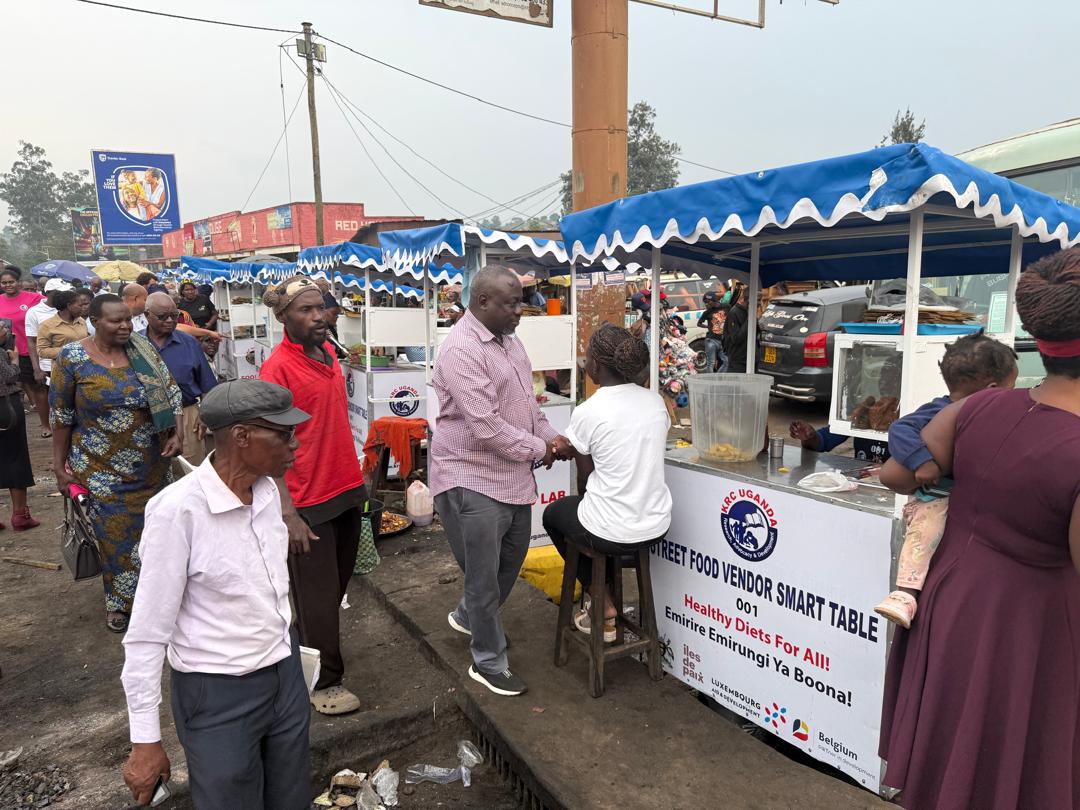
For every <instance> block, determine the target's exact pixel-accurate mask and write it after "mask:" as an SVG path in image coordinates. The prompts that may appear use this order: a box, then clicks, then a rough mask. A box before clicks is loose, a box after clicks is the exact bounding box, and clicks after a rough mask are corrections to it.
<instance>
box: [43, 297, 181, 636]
mask: <svg viewBox="0 0 1080 810" xmlns="http://www.w3.org/2000/svg"><path fill="white" fill-rule="evenodd" d="M90 322H91V324H93V326H94V329H95V332H94V334H93V335H92V336H90V337H88V338H86V339H84V340H80V341H77V342H75V343H69V344H68V345H67V346H65V347H64V348H63V349H62V350H61V352H60V355H59V356H58V357H57V358H56V360H54V361H53V369H52V380H51V385H50V389H49V403H50V405H51V409H52V425H53V466H54V468H55V470H56V483H57V486H58V488H59V489H60V492H61V493H62V494H63V495H64V496H67V495H68V494H69V493H68V488H69V487H70V485H71V484H73V483H77V484H81V485H82V486H84V487H86V489H88V490H89V491H90V520H91V522H92V523H93V526H94V533H95V534H96V535H97V540H98V544H99V546H100V547H101V556H102V560H101V563H102V579H103V580H104V584H105V611H106V615H105V624H106V626H107V627H108V628H109V629H110V630H112V631H113V632H117V633H122V632H124V630H126V629H127V623H128V616H130V615H131V602H132V599H133V598H134V597H135V586H136V585H137V584H138V581H139V551H138V546H139V539H140V535H141V534H142V527H143V510H144V509H145V508H146V502H147V501H149V500H150V498H151V497H153V496H154V495H155V494H157V493H158V492H160V491H161V489H162V488H163V487H165V486H166V485H167V484H169V483H171V481H172V478H171V474H170V472H169V461H168V459H170V458H172V457H174V456H176V455H178V454H179V453H180V447H181V441H180V437H181V436H182V435H183V433H182V431H183V425H182V423H181V407H180V406H181V403H180V389H179V388H178V387H177V385H176V382H175V381H174V380H173V378H172V376H171V375H170V374H169V370H168V368H166V367H165V363H164V362H163V361H162V359H161V357H160V356H159V355H158V353H157V352H156V351H155V350H154V348H153V346H152V345H151V344H150V342H149V341H148V340H147V339H146V338H144V337H142V336H141V335H136V334H133V333H132V329H131V313H130V311H129V310H128V308H127V306H126V305H125V304H124V302H123V301H122V300H121V299H120V298H119V296H116V295H100V296H98V297H97V298H95V299H94V300H93V302H92V303H91V304H90Z"/></svg>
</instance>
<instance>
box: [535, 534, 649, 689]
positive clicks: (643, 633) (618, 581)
mask: <svg viewBox="0 0 1080 810" xmlns="http://www.w3.org/2000/svg"><path fill="white" fill-rule="evenodd" d="M658 542H659V541H658ZM582 555H584V556H585V557H588V558H590V559H591V560H592V584H591V585H590V586H589V596H590V597H591V599H592V604H591V606H590V608H589V620H590V624H591V627H592V632H591V633H589V635H588V636H586V635H585V634H584V633H574V632H571V624H572V620H573V611H574V583H575V581H576V580H577V567H578V560H579V559H580V558H581V556H582ZM608 556H609V555H607V554H601V553H600V552H598V551H594V550H593V549H591V548H587V547H585V546H582V545H579V544H578V543H577V542H576V541H575V539H574V538H572V537H568V538H567V546H566V561H565V564H564V566H563V580H562V601H560V603H559V623H558V625H557V626H556V628H555V666H557V667H561V666H564V665H565V664H566V659H567V653H568V649H567V648H568V646H569V639H571V638H572V639H574V640H575V641H576V642H578V643H579V644H581V646H583V647H584V648H585V650H586V652H587V653H588V654H589V691H590V692H591V693H592V696H593V697H600V696H601V695H602V694H604V664H605V663H606V662H608V661H612V660H614V659H616V658H622V657H624V656H627V655H633V654H634V653H638V652H642V651H644V652H645V653H647V655H648V659H649V677H650V678H652V679H653V680H654V681H658V680H660V679H661V678H662V677H663V675H664V671H663V668H662V667H661V663H660V640H659V638H658V637H657V632H656V613H655V612H654V609H653V594H652V579H651V577H650V575H649V547H648V546H643V547H641V548H638V549H632V550H630V551H628V552H627V553H626V554H623V555H612V557H611V559H612V563H613V565H614V569H615V570H614V575H613V576H612V580H611V598H612V601H613V602H614V603H615V610H616V611H617V615H616V617H615V643H614V644H604V592H605V581H606V579H607V559H608ZM624 567H627V568H635V569H637V583H638V596H639V600H640V602H639V608H638V609H639V610H640V611H641V614H640V618H641V622H642V624H635V623H634V622H632V621H630V620H629V619H627V618H626V616H625V615H624V614H623V598H622V569H623V568H624ZM642 625H644V626H642ZM625 630H629V631H630V632H632V633H633V634H634V635H635V636H637V638H638V640H637V641H631V642H626V641H624V640H623V634H624V631H625Z"/></svg>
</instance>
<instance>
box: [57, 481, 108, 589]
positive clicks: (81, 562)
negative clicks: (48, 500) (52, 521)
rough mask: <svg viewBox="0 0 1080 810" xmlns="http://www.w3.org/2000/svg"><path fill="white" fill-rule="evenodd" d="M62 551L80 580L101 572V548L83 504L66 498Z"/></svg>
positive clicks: (65, 561) (70, 569)
mask: <svg viewBox="0 0 1080 810" xmlns="http://www.w3.org/2000/svg"><path fill="white" fill-rule="evenodd" d="M60 553H61V554H62V555H63V557H64V564H65V565H66V566H67V568H68V570H69V571H70V572H71V575H72V576H73V577H74V578H75V581H76V582H78V581H79V580H80V579H93V578H94V577H96V576H99V575H100V574H101V550H100V549H99V548H98V544H97V538H96V537H95V536H94V529H93V527H92V526H91V525H90V520H89V519H88V518H87V516H86V511H85V510H84V509H83V507H82V505H81V504H79V503H78V502H77V501H75V500H74V499H72V498H67V497H65V498H64V523H63V525H62V526H61V527H60Z"/></svg>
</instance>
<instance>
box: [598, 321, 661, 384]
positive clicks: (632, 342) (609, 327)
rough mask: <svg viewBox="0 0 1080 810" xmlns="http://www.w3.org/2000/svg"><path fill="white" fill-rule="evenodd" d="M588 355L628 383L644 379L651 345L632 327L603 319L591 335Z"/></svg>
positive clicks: (639, 382) (640, 381)
mask: <svg viewBox="0 0 1080 810" xmlns="http://www.w3.org/2000/svg"><path fill="white" fill-rule="evenodd" d="M589 355H590V356H591V357H592V358H593V359H594V360H596V362H597V363H599V364H600V365H602V366H603V367H604V368H606V369H607V370H608V371H610V372H611V373H612V374H614V375H615V376H616V377H618V378H619V379H621V380H623V381H625V382H628V383H637V384H639V385H640V384H641V383H642V381H643V380H642V378H643V376H644V372H645V370H646V369H648V367H649V348H648V347H647V346H646V345H645V344H644V343H643V342H642V341H640V340H638V339H637V338H636V337H634V336H633V334H631V332H630V330H629V329H623V328H622V327H621V326H615V325H614V324H611V323H602V324H600V328H599V329H597V330H596V331H595V332H593V334H592V337H591V338H589Z"/></svg>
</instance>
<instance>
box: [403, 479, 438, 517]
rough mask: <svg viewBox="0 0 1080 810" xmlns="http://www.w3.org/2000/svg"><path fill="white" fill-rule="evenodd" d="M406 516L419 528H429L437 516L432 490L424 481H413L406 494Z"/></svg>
mask: <svg viewBox="0 0 1080 810" xmlns="http://www.w3.org/2000/svg"><path fill="white" fill-rule="evenodd" d="M405 514H406V515H408V516H409V518H410V519H411V520H412V522H413V523H414V524H415V525H417V526H427V525H428V524H429V523H431V521H432V519H433V518H434V515H435V504H434V501H433V499H432V497H431V490H429V489H428V488H427V486H425V484H424V482H423V481H413V482H412V483H411V484H409V489H408V491H407V492H406V493H405Z"/></svg>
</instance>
